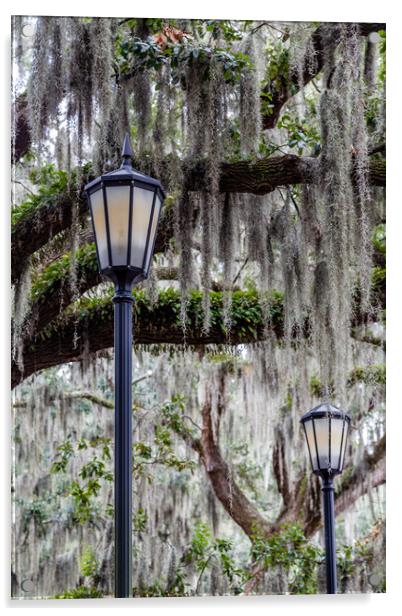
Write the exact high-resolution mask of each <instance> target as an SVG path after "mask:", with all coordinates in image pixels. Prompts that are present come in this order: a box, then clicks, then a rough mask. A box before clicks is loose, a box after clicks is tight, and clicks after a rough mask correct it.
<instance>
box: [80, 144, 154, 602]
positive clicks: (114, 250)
mask: <svg viewBox="0 0 402 616" xmlns="http://www.w3.org/2000/svg"><path fill="white" fill-rule="evenodd" d="M122 158H123V161H122V165H121V167H120V169H117V170H116V171H111V172H110V173H105V174H104V175H101V176H100V177H98V178H96V179H95V180H93V181H92V182H90V183H89V184H87V185H86V186H85V191H86V194H87V197H88V201H89V205H90V211H91V218H92V224H93V230H94V235H95V244H96V252H97V256H98V263H99V271H100V273H101V274H102V275H103V276H105V277H106V278H109V279H110V280H112V281H113V282H114V284H115V290H116V291H115V296H114V297H113V303H114V340H115V435H114V466H115V476H114V506H115V511H114V522H115V529H114V532H115V545H114V549H115V596H116V597H130V596H131V592H132V575H131V568H132V422H131V413H132V402H131V387H132V383H131V378H132V365H131V353H132V303H133V296H132V288H133V285H134V284H136V283H137V282H140V281H141V280H144V279H145V278H147V276H148V273H149V269H150V266H151V260H152V256H153V252H154V245H155V238H156V232H157V228H158V223H159V217H160V211H161V207H162V203H163V200H164V197H165V194H164V191H163V188H162V186H161V184H160V182H159V181H158V180H154V179H153V178H151V177H149V176H147V175H144V174H143V173H140V172H139V171H135V170H134V169H133V168H132V166H131V161H132V158H133V151H132V148H131V144H130V139H129V136H128V134H126V136H125V139H124V143H123V149H122Z"/></svg>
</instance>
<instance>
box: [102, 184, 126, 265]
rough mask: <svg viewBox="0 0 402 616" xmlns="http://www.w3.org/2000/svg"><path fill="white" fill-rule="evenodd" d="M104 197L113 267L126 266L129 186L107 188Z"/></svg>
mask: <svg viewBox="0 0 402 616" xmlns="http://www.w3.org/2000/svg"><path fill="white" fill-rule="evenodd" d="M106 196H107V208H108V216H109V231H110V247H111V250H112V261H113V265H127V250H128V222H129V212H130V186H107V188H106Z"/></svg>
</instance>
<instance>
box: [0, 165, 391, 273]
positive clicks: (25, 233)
mask: <svg viewBox="0 0 402 616" xmlns="http://www.w3.org/2000/svg"><path fill="white" fill-rule="evenodd" d="M318 160H319V159H316V158H309V157H299V156H294V155H290V154H289V155H285V156H272V157H268V158H263V159H260V160H257V161H238V162H234V163H222V165H221V174H220V179H219V186H220V190H221V192H225V193H236V192H240V193H252V194H256V195H262V194H267V193H270V192H272V191H273V190H275V188H278V187H280V186H288V185H293V184H306V183H310V182H312V180H313V176H314V171H315V170H316V168H317V164H318ZM165 167H166V168H168V165H167V163H166V165H165ZM205 169H206V168H205V162H202V161H200V162H199V163H196V164H195V165H194V166H193V168H191V169H189V170H187V173H188V182H189V183H188V188H189V190H192V191H199V190H202V189H203V188H205V186H204V183H205V177H206V175H205ZM369 178H370V182H371V183H372V184H373V185H375V186H385V161H383V160H372V161H370V168H369ZM162 179H163V177H162ZM74 207H76V208H77V210H78V214H79V216H81V217H82V218H84V217H85V216H88V205H87V202H86V199H85V198H84V195H83V193H82V191H77V189H74V190H66V191H64V192H60V193H56V194H54V195H53V197H50V196H49V195H48V194H46V195H45V196H44V197H43V199H38V200H36V201H35V207H30V208H26V209H25V212H24V214H23V215H21V216H19V217H18V218H17V220H16V222H15V224H14V225H13V227H12V234H11V269H12V282H13V283H14V282H16V281H17V280H18V278H19V277H20V275H21V273H22V271H23V269H24V264H25V262H26V260H27V259H28V258H29V257H30V256H31V255H32V254H34V253H35V252H36V251H38V250H39V249H40V248H42V247H43V246H45V245H46V244H47V243H48V242H49V241H50V240H51V239H52V238H54V237H55V236H56V235H57V234H58V233H60V232H62V231H64V230H66V229H68V228H69V227H70V226H71V224H72V220H73V209H74ZM172 236H173V220H172V215H171V208H166V207H165V208H164V213H163V217H162V220H161V225H160V229H159V231H158V235H157V238H156V246H155V251H156V252H163V251H164V250H165V249H166V247H167V246H168V244H169V241H170V239H171V238H172Z"/></svg>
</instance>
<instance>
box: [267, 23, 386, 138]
mask: <svg viewBox="0 0 402 616" xmlns="http://www.w3.org/2000/svg"><path fill="white" fill-rule="evenodd" d="M358 25H359V30H360V34H361V35H362V36H367V35H368V34H370V33H371V32H378V30H385V24H382V23H359V24H358ZM340 33H341V24H338V23H333V24H329V23H326V24H322V25H321V26H319V27H318V28H317V30H315V32H313V34H312V36H311V47H312V49H313V53H314V59H315V63H314V70H312V69H311V62H310V61H309V60H308V59H306V61H305V65H304V67H303V70H302V79H300V76H299V74H298V72H297V71H294V72H292V73H291V74H290V76H289V77H287V75H281V76H280V77H278V78H277V79H275V80H274V81H271V82H269V83H268V84H267V85H266V86H265V88H264V89H263V93H262V104H263V106H262V109H263V114H262V118H263V128H264V129H268V128H274V126H275V125H276V122H277V121H278V118H279V116H280V113H281V110H282V107H283V105H284V104H285V103H286V102H287V101H288V100H289V98H291V97H292V96H294V95H295V94H296V93H297V92H299V90H300V86H302V87H304V86H305V85H307V84H308V83H309V82H310V81H311V80H312V79H314V78H315V77H317V75H318V74H319V73H320V72H321V70H322V68H323V66H324V62H325V49H324V44H325V43H324V42H325V41H326V40H330V38H331V39H332V41H333V42H335V45H336V44H337V43H338V42H339V40H340ZM267 101H269V104H270V107H269V113H267V112H266V111H265V110H266V108H267V107H266V103H267Z"/></svg>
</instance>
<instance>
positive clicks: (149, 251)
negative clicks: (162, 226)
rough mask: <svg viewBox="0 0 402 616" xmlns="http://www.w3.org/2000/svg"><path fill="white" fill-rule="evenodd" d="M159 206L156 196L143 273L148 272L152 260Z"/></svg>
mask: <svg viewBox="0 0 402 616" xmlns="http://www.w3.org/2000/svg"><path fill="white" fill-rule="evenodd" d="M161 205H162V201H161V200H160V197H159V195H156V197H155V207H154V213H153V217H152V226H151V233H150V234H149V243H148V248H147V258H146V261H145V271H146V272H147V271H148V268H149V263H150V261H151V259H152V251H153V247H154V240H155V233H156V227H157V226H158V220H159V212H160V209H161Z"/></svg>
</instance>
